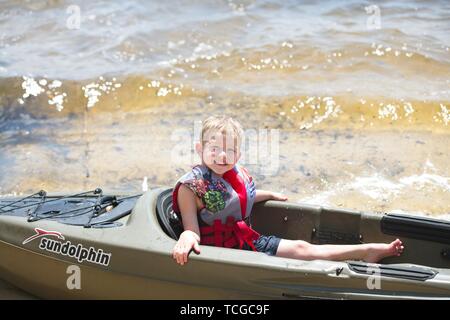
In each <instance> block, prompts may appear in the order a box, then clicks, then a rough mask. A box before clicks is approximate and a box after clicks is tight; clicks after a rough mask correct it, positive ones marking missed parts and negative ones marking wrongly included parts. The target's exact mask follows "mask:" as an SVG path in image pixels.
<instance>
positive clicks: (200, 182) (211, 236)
mask: <svg viewBox="0 0 450 320" xmlns="http://www.w3.org/2000/svg"><path fill="white" fill-rule="evenodd" d="M242 136H243V130H242V127H241V125H240V124H239V123H238V122H237V121H235V120H234V119H232V118H229V117H209V118H208V119H206V120H205V121H204V123H203V127H202V132H201V139H200V142H199V143H197V144H196V151H197V153H198V154H199V156H200V157H201V159H202V164H201V165H197V166H195V167H194V168H193V169H192V171H190V172H188V173H186V174H185V175H184V176H182V177H181V178H180V179H179V180H178V181H177V183H176V186H175V189H174V191H173V209H174V211H175V212H176V213H177V214H181V219H182V221H183V227H184V232H183V233H181V235H180V238H179V240H178V242H177V243H176V245H175V247H174V249H173V258H174V259H175V260H176V262H177V263H179V264H180V265H184V264H185V263H187V261H188V255H189V252H190V251H191V250H192V249H193V250H194V251H195V252H196V253H197V254H199V253H200V247H199V244H206V245H215V246H219V247H229V248H240V249H246V250H254V251H259V252H265V253H267V254H269V255H274V256H278V257H286V258H296V259H302V260H315V259H324V260H337V261H338V260H364V261H366V262H377V261H379V260H381V259H382V258H384V257H388V256H394V255H397V256H399V255H400V254H401V253H402V251H403V246H402V242H401V241H400V240H399V239H396V240H395V241H393V242H391V243H389V244H384V243H368V244H358V245H312V244H310V243H308V242H305V241H302V240H286V239H280V238H278V237H275V236H265V235H259V234H258V233H257V232H256V231H254V230H253V229H251V228H250V227H249V226H248V225H247V224H246V222H245V221H246V220H247V219H248V217H249V216H250V213H251V210H252V206H253V203H255V202H260V201H265V200H278V201H286V200H287V197H286V196H284V195H282V194H279V193H276V192H271V191H264V190H255V184H254V181H253V179H252V177H251V176H250V175H249V174H248V172H247V170H246V169H245V168H243V167H241V166H239V165H238V164H237V162H238V160H239V158H240V156H241V153H240V148H239V146H240V144H241V140H242Z"/></svg>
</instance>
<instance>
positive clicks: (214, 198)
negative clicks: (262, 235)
mask: <svg viewBox="0 0 450 320" xmlns="http://www.w3.org/2000/svg"><path fill="white" fill-rule="evenodd" d="M181 184H184V185H185V186H187V187H188V188H189V189H191V190H192V191H193V192H194V194H196V196H198V197H199V198H200V199H201V200H202V203H203V204H204V207H203V208H202V209H201V210H200V212H199V213H198V218H199V219H198V220H199V227H200V244H204V245H213V246H217V247H226V248H239V249H242V248H243V247H244V245H245V244H247V246H248V247H250V248H251V249H252V250H254V251H256V249H255V246H254V244H253V241H254V240H256V239H258V238H259V234H258V233H257V232H256V231H255V230H253V229H252V228H251V227H250V226H248V225H247V223H246V222H245V220H246V219H247V218H248V217H249V216H250V213H251V209H252V207H253V203H254V200H255V197H256V189H255V183H254V181H253V179H252V177H251V176H250V175H249V174H248V171H247V170H246V169H245V168H243V167H240V166H238V165H236V166H235V167H234V168H233V169H231V170H229V171H227V172H225V173H224V174H223V177H219V176H217V175H216V174H215V173H214V172H213V171H212V170H210V169H209V168H208V167H206V166H205V165H198V166H195V167H194V168H193V169H192V171H190V172H188V173H186V174H185V175H184V176H182V177H181V178H180V179H179V180H178V181H177V183H176V186H175V188H174V191H173V194H172V201H173V205H172V208H173V210H174V212H175V213H177V214H180V210H179V207H178V201H177V195H178V189H179V187H180V185H181Z"/></svg>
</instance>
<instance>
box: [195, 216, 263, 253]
mask: <svg viewBox="0 0 450 320" xmlns="http://www.w3.org/2000/svg"><path fill="white" fill-rule="evenodd" d="M200 235H201V241H200V242H201V244H204V245H214V246H216V247H225V248H235V247H238V248H239V249H242V248H243V246H244V244H247V245H248V246H249V247H250V248H251V249H252V250H253V251H256V248H255V246H254V244H253V241H254V240H256V239H258V238H259V236H260V235H259V233H258V232H256V231H255V230H253V229H252V228H250V227H249V226H248V225H247V224H246V223H245V221H243V220H240V221H235V219H234V217H232V216H229V217H227V221H226V223H225V224H222V221H221V220H220V219H216V220H214V224H213V225H212V226H204V227H200Z"/></svg>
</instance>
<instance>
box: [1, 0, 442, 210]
mask: <svg viewBox="0 0 450 320" xmlns="http://www.w3.org/2000/svg"><path fill="white" fill-rule="evenodd" d="M371 5H373V4H372V3H371V2H366V1H320V3H316V2H314V1H306V2H305V3H302V4H299V3H298V1H279V2H277V1H268V0H262V1H231V0H230V1H195V0H191V1H184V0H174V1H164V2H156V1H155V2H149V1H127V2H125V1H96V2H91V1H56V0H54V1H3V2H2V3H1V4H0V195H12V194H27V193H31V192H36V191H37V190H40V189H45V190H47V191H49V192H52V191H60V190H66V191H67V192H76V191H78V190H88V189H89V190H92V189H94V188H95V187H97V186H99V187H103V188H105V189H110V190H129V191H130V192H136V191H140V190H141V188H142V185H143V180H144V177H147V183H148V184H149V186H150V187H151V186H155V185H167V186H171V185H173V183H174V182H175V181H176V179H177V178H178V177H179V176H180V175H181V174H183V173H184V172H185V171H186V170H187V169H188V168H189V164H190V163H189V161H190V162H195V160H196V158H195V157H192V158H188V161H181V160H180V159H181V158H180V156H182V155H184V156H186V153H187V154H188V155H189V152H190V151H189V150H182V149H183V148H179V147H180V146H185V147H186V146H187V147H188V148H189V147H190V146H192V140H191V135H193V133H194V129H195V122H196V121H199V120H201V119H204V118H205V117H206V116H207V115H209V114H227V115H231V116H234V117H236V118H237V119H238V120H240V121H241V122H242V123H243V124H244V126H245V128H246V129H248V130H254V131H253V132H257V133H259V131H258V130H271V129H276V130H278V135H277V136H276V137H275V138H274V141H275V145H276V148H275V151H273V150H272V153H271V154H264V153H261V152H258V153H257V154H256V156H255V157H252V156H251V150H252V149H251V147H249V148H247V149H246V153H245V154H244V159H243V160H245V161H243V164H244V165H246V166H247V167H248V168H249V170H250V172H251V173H252V174H253V175H254V176H255V179H256V181H257V185H258V188H262V189H271V190H275V191H279V192H284V193H286V194H287V195H288V196H289V199H290V200H291V201H295V202H308V203H317V204H323V205H330V206H335V207H336V206H338V207H344V208H353V209H357V210H370V211H382V212H388V211H391V212H409V213H413V214H421V215H432V216H440V217H448V215H449V213H450V201H449V200H448V199H450V197H449V193H450V169H449V166H448V163H450V155H449V136H450V130H449V122H450V114H449V109H450V77H449V75H450V52H449V47H450V36H449V35H450V23H449V21H450V3H449V2H448V1H436V0H435V1H402V2H399V3H392V2H387V1H386V2H384V1H381V2H377V4H376V6H375V7H373V6H372V7H371ZM78 14H79V15H78ZM183 130H184V132H185V133H187V134H189V135H188V136H183V138H182V140H177V139H178V135H179V134H180V132H183ZM268 132H270V131H268ZM250 133H251V132H250ZM258 139H259V140H258V142H263V141H264V139H263V138H261V136H259V138H258ZM271 156H272V157H275V160H276V161H275V162H276V166H275V167H276V168H277V170H276V172H275V173H273V172H272V173H269V174H268V173H267V170H266V169H267V168H269V167H270V168H272V167H273V163H274V161H273V160H274V159H273V158H271Z"/></svg>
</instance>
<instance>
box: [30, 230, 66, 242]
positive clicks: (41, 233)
mask: <svg viewBox="0 0 450 320" xmlns="http://www.w3.org/2000/svg"><path fill="white" fill-rule="evenodd" d="M34 231H36V234H34V235H32V236H31V237H29V238H27V239H25V240H24V241H23V242H22V244H27V243H28V242H30V241H33V240H34V239H37V238H41V237H44V236H56V237H58V239H61V240H65V238H64V236H63V235H62V234H61V232H57V231H46V230H43V229H40V228H34Z"/></svg>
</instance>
